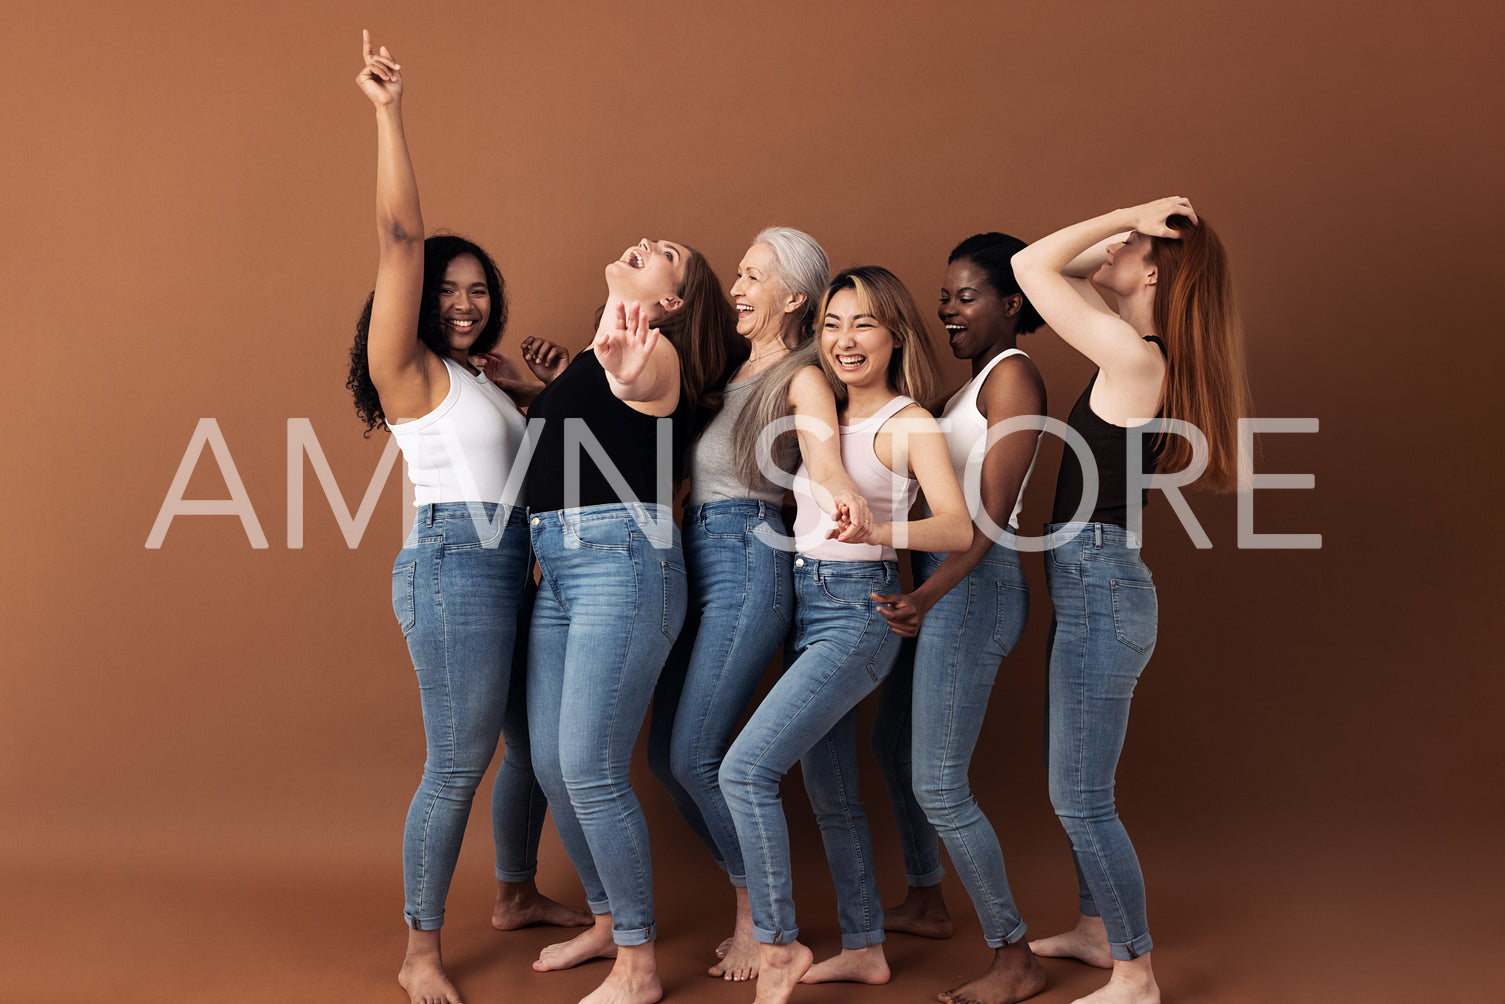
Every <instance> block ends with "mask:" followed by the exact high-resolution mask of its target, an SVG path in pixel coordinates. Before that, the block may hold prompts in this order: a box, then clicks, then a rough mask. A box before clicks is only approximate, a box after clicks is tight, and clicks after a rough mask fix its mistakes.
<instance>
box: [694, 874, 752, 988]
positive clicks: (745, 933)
mask: <svg viewBox="0 0 1505 1004" xmlns="http://www.w3.org/2000/svg"><path fill="white" fill-rule="evenodd" d="M760 955H761V950H760V948H759V946H758V942H757V939H755V938H754V937H753V921H752V903H751V902H750V901H749V900H748V898H747V890H746V889H744V888H738V889H737V926H736V927H735V928H733V930H732V936H731V937H730V938H727V939H726V940H725V941H723V942H722V943H721V944H719V945H717V946H716V958H718V959H720V960H721V961H720V962H718V963H716V965H714V966H712V967H711V968H709V969H707V970H706V974H707V975H709V976H715V977H717V978H718V979H723V980H734V981H736V982H738V983H740V982H742V981H743V980H753V979H757V977H758V958H759V956H760Z"/></svg>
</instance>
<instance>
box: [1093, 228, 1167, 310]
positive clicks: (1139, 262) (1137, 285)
mask: <svg viewBox="0 0 1505 1004" xmlns="http://www.w3.org/2000/svg"><path fill="white" fill-rule="evenodd" d="M1149 253H1150V239H1149V238H1148V237H1145V236H1144V235H1143V234H1140V233H1138V232H1137V231H1133V230H1131V231H1129V235H1128V236H1127V237H1125V238H1124V239H1123V241H1122V242H1120V243H1115V244H1109V245H1108V260H1107V261H1105V262H1103V263H1102V265H1100V266H1098V269H1097V271H1096V272H1094V273H1093V274H1092V282H1093V284H1094V285H1097V286H1101V287H1102V288H1103V289H1106V290H1109V291H1111V292H1112V293H1114V295H1116V296H1120V297H1128V296H1133V295H1134V294H1135V293H1137V292H1139V291H1140V290H1142V289H1144V288H1145V286H1146V285H1150V286H1153V285H1154V284H1155V265H1154V263H1153V262H1151V261H1150V259H1149Z"/></svg>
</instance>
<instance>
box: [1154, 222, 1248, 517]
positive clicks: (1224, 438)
mask: <svg viewBox="0 0 1505 1004" xmlns="http://www.w3.org/2000/svg"><path fill="white" fill-rule="evenodd" d="M1166 222H1167V223H1168V224H1169V225H1170V226H1171V227H1172V228H1174V229H1175V230H1176V232H1177V233H1179V234H1180V235H1181V236H1180V237H1179V238H1178V239H1174V240H1171V239H1166V238H1161V237H1154V238H1151V242H1150V253H1149V258H1150V261H1151V262H1153V263H1154V265H1155V270H1156V284H1155V304H1154V320H1155V330H1156V331H1157V332H1159V333H1160V336H1161V337H1162V338H1164V339H1165V354H1166V358H1167V369H1166V376H1165V405H1164V407H1165V415H1166V417H1168V418H1177V419H1180V420H1182V421H1184V422H1190V423H1191V424H1192V425H1195V426H1196V427H1197V428H1198V429H1200V430H1202V434H1203V435H1204V436H1206V437H1207V450H1208V457H1207V469H1206V471H1204V472H1203V474H1202V476H1201V478H1199V479H1198V482H1197V483H1198V484H1199V485H1201V486H1203V487H1207V488H1212V489H1213V490H1215V491H1232V490H1234V489H1236V488H1238V487H1239V484H1240V483H1241V481H1242V480H1243V477H1244V473H1245V472H1241V471H1240V470H1239V457H1238V420H1239V419H1240V418H1244V417H1246V416H1248V415H1249V414H1250V410H1251V408H1252V403H1251V401H1250V396H1249V378H1248V372H1247V370H1246V367H1245V362H1244V328H1243V323H1242V322H1241V321H1240V320H1239V315H1238V305H1237V303H1236V301H1235V299H1234V295H1233V277H1232V275H1231V274H1230V272H1229V269H1228V253H1227V251H1225V250H1224V248H1223V242H1222V241H1221V240H1219V239H1218V235H1217V233H1216V232H1215V231H1214V230H1213V229H1212V227H1210V226H1208V224H1207V221H1206V220H1205V219H1203V220H1202V221H1201V222H1200V223H1199V224H1194V223H1192V221H1191V220H1190V219H1188V218H1187V217H1185V216H1172V217H1170V219H1168V220H1167V221H1166ZM1160 439H1161V445H1162V453H1161V455H1160V463H1159V465H1158V466H1159V468H1160V469H1161V470H1165V471H1178V470H1181V469H1183V468H1185V467H1186V466H1187V465H1188V464H1190V463H1191V460H1192V444H1191V442H1190V441H1189V440H1188V439H1186V438H1185V437H1183V436H1174V435H1166V434H1162V435H1161V437H1160Z"/></svg>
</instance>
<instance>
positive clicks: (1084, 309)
mask: <svg viewBox="0 0 1505 1004" xmlns="http://www.w3.org/2000/svg"><path fill="white" fill-rule="evenodd" d="M1177 214H1180V215H1185V216H1188V217H1190V218H1191V219H1193V220H1195V219H1196V216H1195V213H1194V211H1193V210H1192V208H1191V203H1190V202H1188V201H1187V200H1185V199H1182V198H1179V197H1173V198H1168V199H1160V200H1159V201H1157V202H1151V203H1146V204H1145V205H1142V206H1135V207H1133V208H1132V209H1117V210H1114V211H1113V212H1111V213H1105V214H1104V215H1102V216H1098V217H1095V218H1094V219H1090V220H1087V221H1085V222H1083V223H1077V224H1073V225H1072V226H1069V227H1067V228H1065V229H1064V230H1057V231H1056V232H1055V233H1053V234H1051V235H1049V236H1048V237H1042V238H1041V239H1040V240H1038V241H1035V242H1034V243H1033V244H1031V245H1029V246H1028V247H1026V248H1024V249H1023V250H1022V251H1020V252H1019V253H1018V254H1016V255H1014V258H1013V266H1014V276H1015V278H1017V279H1018V280H1019V287H1020V289H1022V290H1023V291H1024V295H1025V296H1027V297H1029V300H1030V302H1031V303H1032V304H1034V305H1035V308H1036V309H1037V310H1038V311H1039V312H1040V316H1041V317H1043V318H1045V323H1047V324H1049V325H1050V327H1051V329H1052V330H1053V331H1055V333H1056V334H1058V335H1060V336H1061V338H1062V339H1064V340H1065V341H1066V343H1067V344H1068V345H1070V346H1071V347H1072V348H1074V349H1076V350H1077V351H1078V352H1080V353H1082V355H1084V356H1086V357H1087V358H1088V359H1091V360H1092V361H1093V362H1094V363H1096V364H1097V365H1098V366H1099V367H1101V368H1102V369H1103V371H1104V372H1105V373H1108V374H1110V375H1112V374H1121V375H1125V376H1132V375H1138V374H1142V373H1147V372H1151V371H1153V372H1154V373H1157V374H1158V372H1159V371H1160V368H1161V367H1162V366H1163V363H1162V359H1161V356H1160V354H1159V351H1158V350H1157V349H1155V348H1154V347H1153V346H1149V345H1146V343H1145V342H1144V339H1143V338H1142V337H1141V334H1140V332H1138V331H1136V330H1135V328H1134V326H1133V325H1131V324H1129V323H1128V322H1127V321H1125V320H1123V319H1122V318H1120V317H1118V316H1117V315H1115V314H1112V313H1109V312H1107V311H1105V310H1103V309H1102V307H1101V304H1100V302H1094V299H1093V297H1092V296H1091V294H1090V293H1089V292H1088V291H1087V290H1086V289H1085V288H1083V287H1082V286H1081V283H1080V282H1078V283H1076V284H1073V282H1071V281H1070V278H1069V277H1075V278H1077V279H1079V280H1080V279H1081V278H1082V276H1081V273H1082V272H1084V271H1085V270H1086V269H1087V268H1088V267H1089V266H1090V267H1092V268H1093V269H1094V270H1096V267H1097V266H1098V265H1100V264H1101V263H1102V261H1103V260H1105V255H1106V248H1107V245H1108V244H1109V243H1110V242H1111V239H1112V238H1114V236H1115V235H1118V234H1121V233H1123V232H1124V231H1137V232H1138V233H1140V234H1143V235H1146V236H1155V237H1175V236H1176V231H1175V230H1174V229H1172V228H1171V227H1169V226H1168V225H1167V224H1166V219H1167V218H1168V217H1170V216H1174V215H1177ZM1094 292H1095V291H1094ZM1100 299H1101V298H1100V297H1099V298H1097V300H1098V301H1100Z"/></svg>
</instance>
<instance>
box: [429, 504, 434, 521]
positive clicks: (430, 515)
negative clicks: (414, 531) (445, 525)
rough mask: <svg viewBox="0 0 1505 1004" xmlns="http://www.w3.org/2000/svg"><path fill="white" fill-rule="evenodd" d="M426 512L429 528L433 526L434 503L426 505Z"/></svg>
mask: <svg viewBox="0 0 1505 1004" xmlns="http://www.w3.org/2000/svg"><path fill="white" fill-rule="evenodd" d="M428 510H429V511H428V525H429V526H433V525H434V503H432V502H430V503H429V504H428Z"/></svg>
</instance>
